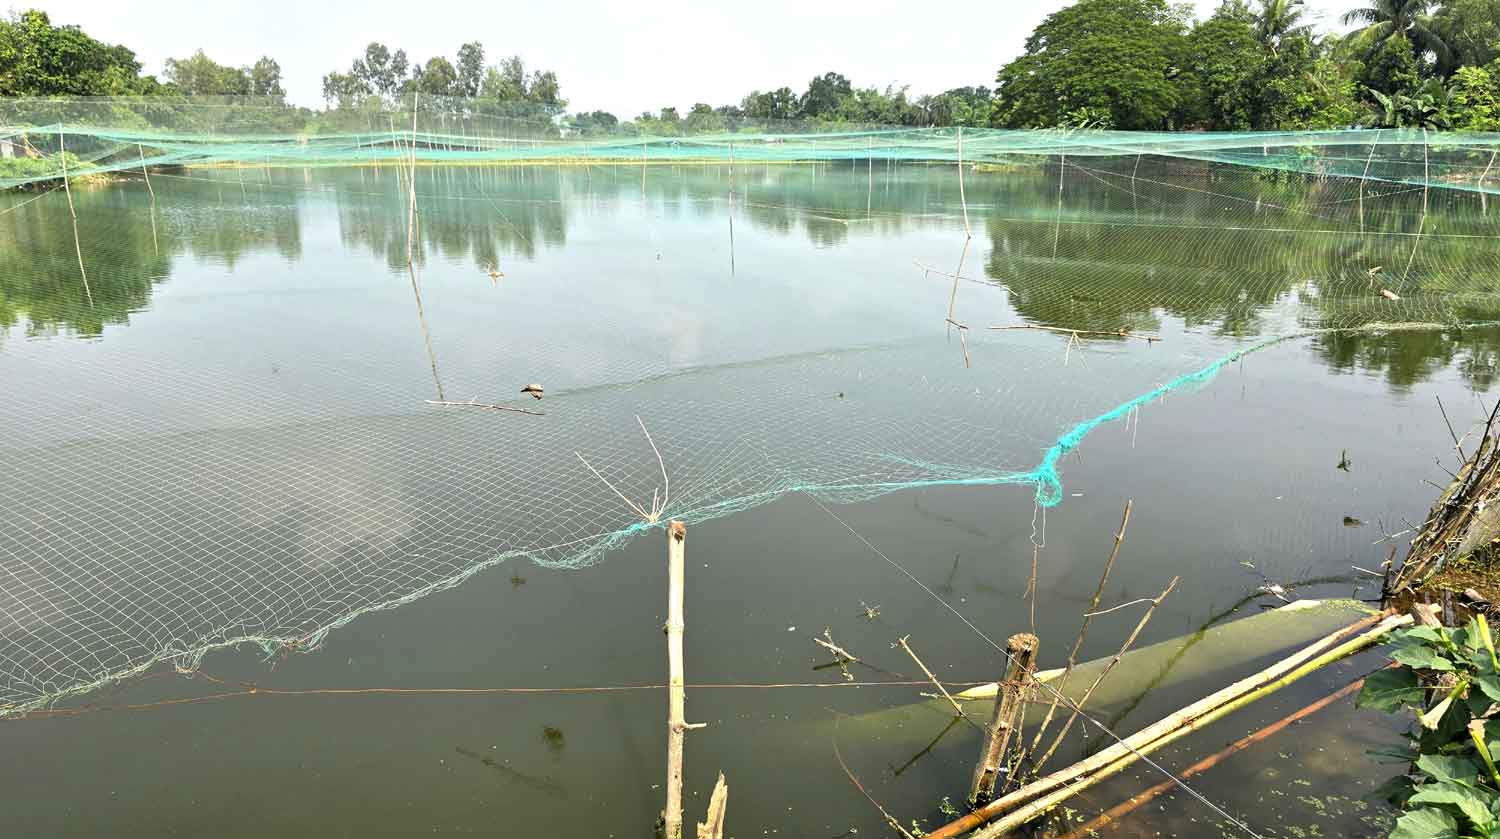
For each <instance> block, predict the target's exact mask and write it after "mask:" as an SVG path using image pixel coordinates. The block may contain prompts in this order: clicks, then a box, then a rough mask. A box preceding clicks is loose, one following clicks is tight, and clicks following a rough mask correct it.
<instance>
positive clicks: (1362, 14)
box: [1339, 0, 1449, 63]
mask: <svg viewBox="0 0 1500 839" xmlns="http://www.w3.org/2000/svg"><path fill="white" fill-rule="evenodd" d="M1431 9H1432V0H1373V2H1371V3H1370V5H1368V6H1358V7H1355V8H1353V9H1350V10H1349V11H1347V12H1344V14H1343V15H1342V16H1340V18H1339V20H1340V21H1341V22H1342V23H1343V24H1344V25H1345V26H1353V25H1359V26H1360V30H1359V33H1358V35H1357V37H1358V38H1359V39H1361V40H1363V41H1365V42H1366V43H1367V44H1368V45H1369V51H1370V54H1372V55H1374V54H1376V53H1377V52H1378V51H1379V50H1380V49H1381V48H1382V47H1384V46H1386V44H1387V43H1388V42H1390V41H1391V40H1392V39H1397V38H1400V39H1403V40H1405V41H1406V43H1407V45H1408V48H1409V49H1411V50H1412V51H1413V53H1414V55H1415V56H1416V58H1417V59H1418V61H1420V60H1421V58H1422V56H1423V55H1425V54H1426V53H1428V52H1430V53H1432V54H1433V55H1434V56H1436V57H1437V60H1438V62H1439V63H1442V62H1446V61H1448V60H1449V49H1448V44H1447V42H1445V41H1444V40H1443V38H1442V36H1441V35H1439V34H1438V33H1437V31H1436V29H1435V28H1434V26H1433V21H1432V18H1431V16H1430V15H1429V14H1428V12H1430V11H1431Z"/></svg>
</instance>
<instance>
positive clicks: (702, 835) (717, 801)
mask: <svg viewBox="0 0 1500 839" xmlns="http://www.w3.org/2000/svg"><path fill="white" fill-rule="evenodd" d="M728 806H729V784H727V783H725V782H724V773H723V772H720V773H719V782H718V783H716V784H714V793H713V795H712V796H710V797H709V799H708V815H707V817H706V819H705V820H704V821H701V822H698V839H724V810H725V808H726V807H728Z"/></svg>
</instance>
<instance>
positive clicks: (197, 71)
mask: <svg viewBox="0 0 1500 839" xmlns="http://www.w3.org/2000/svg"><path fill="white" fill-rule="evenodd" d="M164 75H165V76H166V78H167V81H168V82H170V83H171V84H174V85H176V86H177V89H178V90H181V91H182V92H183V93H186V94H188V95H190V96H245V95H247V94H248V93H250V74H249V72H247V71H246V70H245V68H243V67H230V66H228V65H225V64H220V63H218V62H217V61H214V60H213V59H212V58H209V57H208V56H207V55H204V53H203V50H201V49H200V50H198V51H197V52H195V53H193V54H192V55H190V56H188V57H187V58H169V59H167V62H166V73H165V74H164Z"/></svg>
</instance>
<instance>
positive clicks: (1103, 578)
mask: <svg viewBox="0 0 1500 839" xmlns="http://www.w3.org/2000/svg"><path fill="white" fill-rule="evenodd" d="M1133 503H1134V502H1133V501H1132V500H1128V499H1127V500H1126V502H1125V515H1124V517H1122V518H1121V519H1120V529H1119V530H1118V531H1116V532H1115V544H1114V547H1113V548H1110V551H1109V559H1108V560H1106V561H1105V563H1104V573H1103V574H1100V575H1099V586H1098V587H1097V588H1095V589H1094V598H1093V599H1092V600H1090V601H1089V607H1088V609H1087V610H1085V611H1084V613H1083V625H1082V626H1080V627H1079V628H1078V637H1076V638H1074V639H1073V649H1071V650H1069V651H1068V663H1067V664H1065V665H1063V673H1062V677H1061V678H1060V679H1059V680H1058V682H1057V693H1054V694H1052V702H1051V704H1049V705H1048V706H1047V714H1046V716H1044V717H1042V724H1041V726H1040V727H1038V728H1037V730H1036V736H1035V737H1033V738H1032V740H1031V751H1032V752H1033V753H1034V752H1036V750H1037V749H1039V748H1041V745H1042V735H1043V734H1045V733H1046V731H1047V726H1049V725H1051V724H1052V715H1053V714H1055V713H1056V712H1057V703H1058V701H1059V700H1061V699H1062V691H1063V689H1065V688H1066V687H1067V685H1068V676H1070V675H1072V673H1073V667H1074V665H1075V664H1077V663H1078V651H1079V649H1081V648H1082V647H1083V639H1084V636H1086V635H1088V631H1089V624H1090V623H1092V622H1093V620H1094V610H1095V609H1098V608H1099V598H1101V597H1102V596H1103V595H1104V586H1105V584H1106V583H1108V582H1109V573H1110V572H1111V571H1113V570H1114V567H1115V558H1116V557H1118V556H1119V555H1120V543H1121V542H1124V541H1125V528H1127V527H1129V526H1130V508H1131V505H1132V504H1133Z"/></svg>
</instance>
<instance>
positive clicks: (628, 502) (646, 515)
mask: <svg viewBox="0 0 1500 839" xmlns="http://www.w3.org/2000/svg"><path fill="white" fill-rule="evenodd" d="M573 454H574V455H577V457H578V459H579V460H580V461H583V465H584V466H587V467H588V468H589V471H590V472H593V473H594V477H596V478H598V479H599V480H601V481H603V482H604V485H605V486H607V487H609V488H610V490H611V491H612V492H614V494H615V495H618V496H620V500H621V501H624V502H625V505H626V506H628V507H629V508H630V509H631V510H633V511H635V514H636V515H638V516H640V517H641V518H642V519H644V520H646V521H650V520H651V514H650V513H647V512H646V511H645V510H643V509H641V505H639V504H637V503H635V502H634V501H631V500H630V499H629V498H626V497H625V493H623V492H620V491H619V490H618V489H615V485H614V484H612V483H610V482H609V479H608V478H606V477H604V476H603V475H601V474H599V470H598V469H595V468H594V466H593V464H591V463H589V462H588V461H587V460H584V457H583V455H582V454H579V453H578V452H573Z"/></svg>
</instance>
